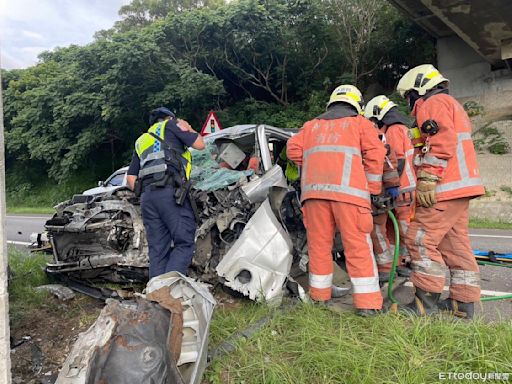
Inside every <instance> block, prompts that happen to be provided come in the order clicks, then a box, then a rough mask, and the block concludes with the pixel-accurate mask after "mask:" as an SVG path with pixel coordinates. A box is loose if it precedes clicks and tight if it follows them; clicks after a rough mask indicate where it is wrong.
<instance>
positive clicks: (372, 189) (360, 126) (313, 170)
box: [287, 116, 386, 208]
mask: <svg viewBox="0 0 512 384" xmlns="http://www.w3.org/2000/svg"><path fill="white" fill-rule="evenodd" d="M287 155H288V158H289V159H290V160H292V161H293V162H294V163H296V164H297V165H302V173H301V191H302V194H301V200H302V201H305V200H308V199H324V200H332V201H342V202H347V203H351V204H355V205H358V206H361V207H366V208H370V194H375V195H378V194H380V193H381V190H382V170H383V167H384V157H385V155H386V149H385V148H384V145H383V144H382V142H381V141H380V139H379V136H378V131H377V130H376V129H375V128H374V126H373V124H372V123H371V122H370V121H369V120H367V119H365V118H364V117H362V116H354V117H344V118H340V119H333V120H324V119H314V120H311V121H308V122H307V123H305V124H304V127H303V128H302V129H301V130H300V131H299V133H297V134H296V135H294V136H292V137H291V138H290V139H289V140H288V144H287Z"/></svg>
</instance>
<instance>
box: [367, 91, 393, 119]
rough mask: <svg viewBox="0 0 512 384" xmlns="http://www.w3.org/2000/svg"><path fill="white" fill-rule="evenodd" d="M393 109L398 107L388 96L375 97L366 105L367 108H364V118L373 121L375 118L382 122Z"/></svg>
mask: <svg viewBox="0 0 512 384" xmlns="http://www.w3.org/2000/svg"><path fill="white" fill-rule="evenodd" d="M393 107H396V104H395V103H393V102H392V101H391V100H389V99H388V98H387V97H386V96H384V95H379V96H375V97H374V98H373V99H371V100H370V101H369V102H368V103H367V104H366V107H364V117H366V118H367V119H371V118H372V117H373V118H376V119H377V120H379V121H380V120H382V119H383V118H384V116H385V115H386V113H388V112H389V110H390V109H391V108H393Z"/></svg>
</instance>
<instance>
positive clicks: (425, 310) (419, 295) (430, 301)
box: [399, 288, 441, 316]
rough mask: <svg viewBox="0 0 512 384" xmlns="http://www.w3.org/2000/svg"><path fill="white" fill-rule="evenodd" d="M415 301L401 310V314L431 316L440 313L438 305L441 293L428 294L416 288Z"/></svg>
mask: <svg viewBox="0 0 512 384" xmlns="http://www.w3.org/2000/svg"><path fill="white" fill-rule="evenodd" d="M414 296H415V297H414V300H413V301H412V302H411V303H409V304H407V305H406V306H403V307H401V308H399V310H400V312H402V313H408V314H411V315H416V316H429V315H434V314H436V313H438V312H439V309H438V307H437V303H438V301H439V298H440V297H441V294H440V293H433V292H427V291H424V290H423V289H420V288H416V292H415V293H414Z"/></svg>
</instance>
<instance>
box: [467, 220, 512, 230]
mask: <svg viewBox="0 0 512 384" xmlns="http://www.w3.org/2000/svg"><path fill="white" fill-rule="evenodd" d="M469 227H470V228H481V229H512V223H505V222H502V221H490V220H482V219H469Z"/></svg>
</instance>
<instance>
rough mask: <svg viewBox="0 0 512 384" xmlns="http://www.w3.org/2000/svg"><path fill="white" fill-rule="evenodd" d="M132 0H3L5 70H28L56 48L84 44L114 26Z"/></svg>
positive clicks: (0, 35)
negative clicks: (103, 30) (47, 51)
mask: <svg viewBox="0 0 512 384" xmlns="http://www.w3.org/2000/svg"><path fill="white" fill-rule="evenodd" d="M128 3H130V0H0V62H1V67H2V68H7V69H12V68H26V67H28V66H31V65H34V64H36V63H37V55H38V54H39V53H41V52H43V51H46V50H51V49H53V48H55V47H65V46H68V45H70V44H78V45H84V44H87V43H90V42H91V41H92V40H93V35H94V32H96V31H98V30H100V29H108V28H110V27H112V25H113V24H114V22H115V21H116V20H119V16H118V14H117V11H118V10H119V8H120V7H121V6H122V5H124V4H128Z"/></svg>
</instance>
